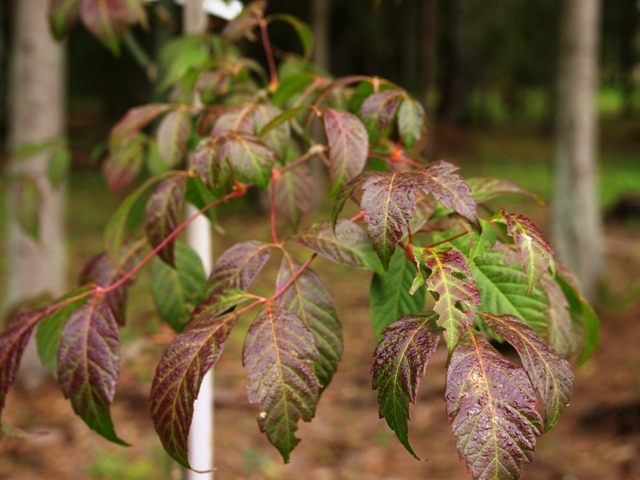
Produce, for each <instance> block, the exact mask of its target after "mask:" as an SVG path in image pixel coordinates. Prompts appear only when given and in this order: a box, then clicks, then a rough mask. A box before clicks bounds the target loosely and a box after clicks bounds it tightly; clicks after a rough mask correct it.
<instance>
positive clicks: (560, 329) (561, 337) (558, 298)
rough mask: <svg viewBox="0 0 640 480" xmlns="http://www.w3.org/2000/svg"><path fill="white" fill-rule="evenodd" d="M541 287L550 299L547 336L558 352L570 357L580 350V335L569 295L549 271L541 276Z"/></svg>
mask: <svg viewBox="0 0 640 480" xmlns="http://www.w3.org/2000/svg"><path fill="white" fill-rule="evenodd" d="M540 287H542V289H543V290H544V292H545V293H546V294H547V298H548V299H549V308H548V309H547V318H548V319H549V332H548V334H547V337H546V338H547V339H548V341H549V344H551V346H552V347H553V348H554V349H555V351H556V352H558V353H559V354H560V355H561V356H563V357H565V358H569V357H571V356H572V355H573V354H574V353H575V352H576V351H577V350H578V346H579V343H580V335H579V333H578V332H577V331H576V328H575V327H574V325H573V321H572V320H571V313H570V312H569V302H568V300H567V297H566V296H565V294H564V292H563V291H562V288H561V287H560V285H559V284H558V282H556V281H555V280H554V278H553V277H552V276H551V275H550V274H548V273H545V274H544V275H542V277H540Z"/></svg>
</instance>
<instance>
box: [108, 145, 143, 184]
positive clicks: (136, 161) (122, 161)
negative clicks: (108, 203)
mask: <svg viewBox="0 0 640 480" xmlns="http://www.w3.org/2000/svg"><path fill="white" fill-rule="evenodd" d="M146 144H147V136H146V135H138V136H137V137H136V138H135V139H133V140H132V141H131V142H130V143H128V144H127V145H126V146H124V147H116V148H112V149H111V151H110V154H109V158H108V159H107V161H106V162H104V164H103V166H102V171H103V172H104V176H105V177H106V179H107V185H109V189H110V190H111V191H112V192H119V191H120V190H122V189H124V188H125V187H128V186H129V185H130V184H131V183H132V182H133V181H134V180H135V179H136V178H137V177H138V174H139V173H140V169H141V168H142V164H143V161H144V147H145V145H146Z"/></svg>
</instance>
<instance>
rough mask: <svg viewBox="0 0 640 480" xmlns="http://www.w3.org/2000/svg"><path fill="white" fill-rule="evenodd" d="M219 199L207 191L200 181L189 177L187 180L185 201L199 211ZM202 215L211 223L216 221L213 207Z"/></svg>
mask: <svg viewBox="0 0 640 480" xmlns="http://www.w3.org/2000/svg"><path fill="white" fill-rule="evenodd" d="M219 199H220V197H219V196H217V195H215V194H214V193H213V192H212V191H211V190H209V189H208V188H207V186H206V185H205V183H204V182H203V181H202V179H200V178H193V177H189V180H188V181H187V190H186V192H185V200H186V201H187V202H189V203H190V204H191V205H193V206H194V207H196V208H197V209H198V210H200V209H202V208H203V207H206V206H207V205H209V204H211V203H213V202H215V201H216V200H219ZM204 214H205V215H206V216H207V218H208V219H209V220H211V221H212V222H215V221H216V211H215V207H213V208H210V209H209V210H207V211H206V212H205V213H204Z"/></svg>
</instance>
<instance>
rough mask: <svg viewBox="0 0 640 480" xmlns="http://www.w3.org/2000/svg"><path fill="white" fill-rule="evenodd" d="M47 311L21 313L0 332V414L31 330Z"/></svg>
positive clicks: (45, 315) (44, 316)
mask: <svg viewBox="0 0 640 480" xmlns="http://www.w3.org/2000/svg"><path fill="white" fill-rule="evenodd" d="M49 313H50V312H49V311H48V309H45V308H43V309H40V310H33V311H30V312H26V313H22V314H20V315H18V316H17V317H16V318H14V319H12V320H11V321H10V322H9V324H8V325H7V329H6V330H5V331H4V332H2V334H0V415H1V414H2V410H3V409H4V403H5V400H6V398H7V392H8V391H9V389H10V388H11V386H12V385H13V382H15V380H16V375H17V374H18V369H19V368H20V360H21V359H22V355H23V354H24V350H25V349H26V348H27V343H29V339H30V338H31V335H32V334H33V330H34V328H35V327H36V325H38V323H40V322H42V321H43V320H44V319H45V318H46V317H47V315H48V314H49ZM51 313H53V312H51Z"/></svg>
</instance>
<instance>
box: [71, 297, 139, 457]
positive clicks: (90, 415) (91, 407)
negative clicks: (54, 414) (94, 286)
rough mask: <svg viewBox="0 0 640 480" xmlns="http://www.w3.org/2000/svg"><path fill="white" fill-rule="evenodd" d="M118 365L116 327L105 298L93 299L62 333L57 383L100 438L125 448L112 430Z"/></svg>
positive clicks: (118, 335) (118, 349)
mask: <svg viewBox="0 0 640 480" xmlns="http://www.w3.org/2000/svg"><path fill="white" fill-rule="evenodd" d="M119 361H120V334H119V332H118V324H117V322H116V319H115V317H114V316H113V312H112V311H111V308H109V306H108V305H107V303H106V301H105V298H104V297H99V296H94V297H93V298H92V299H90V300H89V301H88V302H87V303H85V304H84V305H83V306H81V307H80V308H79V309H78V310H77V311H76V312H74V313H73V315H71V317H70V318H69V321H68V322H67V324H66V325H65V327H64V329H63V330H62V338H61V340H60V349H59V352H58V380H59V382H60V386H61V387H62V391H63V393H64V396H65V397H66V398H68V399H70V400H71V405H72V406H73V410H74V411H75V412H76V413H77V414H78V415H79V416H80V417H81V418H82V419H83V420H84V422H85V423H86V424H87V425H88V426H89V428H91V429H92V430H95V431H96V432H98V433H99V434H100V435H102V436H103V437H105V438H106V439H107V440H110V441H112V442H114V443H118V444H120V445H127V444H126V443H125V442H124V441H123V440H121V439H120V438H118V436H117V435H116V432H115V431H114V429H113V423H112V422H111V415H110V413H109V405H111V402H113V397H114V395H115V391H116V382H117V379H118V362H119Z"/></svg>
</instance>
